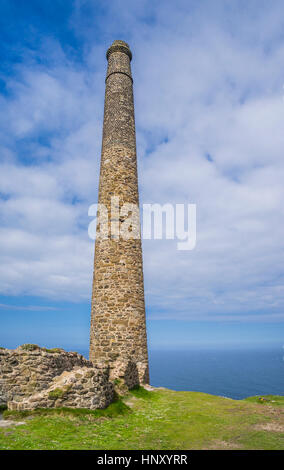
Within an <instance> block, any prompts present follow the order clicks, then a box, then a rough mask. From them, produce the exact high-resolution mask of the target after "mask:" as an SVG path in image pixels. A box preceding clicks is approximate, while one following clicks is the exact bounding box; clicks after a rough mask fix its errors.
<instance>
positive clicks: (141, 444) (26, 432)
mask: <svg viewBox="0 0 284 470" xmlns="http://www.w3.org/2000/svg"><path fill="white" fill-rule="evenodd" d="M267 399H269V400H270V401H269V405H268V406H267V404H268V402H265V405H262V404H261V403H260V402H258V397H252V398H250V399H246V400H240V401H237V400H231V399H226V398H223V397H216V396H213V395H207V394H204V393H197V392H174V391H171V390H157V391H147V390H144V389H142V388H138V389H134V390H132V391H131V392H129V394H128V395H127V396H126V397H124V398H123V399H122V398H119V399H118V400H117V401H116V402H115V403H113V404H111V405H110V406H109V407H108V408H106V409H105V410H95V411H90V410H79V409H66V408H60V409H59V408H58V409H48V410H47V409H44V410H34V411H24V412H15V411H5V412H4V415H5V418H9V419H13V420H20V421H24V422H25V423H24V424H23V425H19V426H13V425H11V426H10V427H9V428H0V449H101V450H105V449H121V450H125V449H130V450H131V449H143V450H152V449H161V450H168V449H172V450H183V449H264V450H265V449H283V448H284V444H283V440H284V439H283V438H284V433H283V427H284V420H283V412H284V408H283V405H284V397H273V398H272V397H269V398H267ZM272 400H275V402H273V401H272ZM274 405H275V406H274Z"/></svg>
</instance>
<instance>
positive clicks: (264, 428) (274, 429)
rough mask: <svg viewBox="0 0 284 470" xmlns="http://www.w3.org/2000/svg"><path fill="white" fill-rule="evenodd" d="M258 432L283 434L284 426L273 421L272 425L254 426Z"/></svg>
mask: <svg viewBox="0 0 284 470" xmlns="http://www.w3.org/2000/svg"><path fill="white" fill-rule="evenodd" d="M254 429H255V430H256V431H271V432H283V433H284V424H281V423H277V422H275V421H271V422H270V423H265V424H256V425H255V426H254Z"/></svg>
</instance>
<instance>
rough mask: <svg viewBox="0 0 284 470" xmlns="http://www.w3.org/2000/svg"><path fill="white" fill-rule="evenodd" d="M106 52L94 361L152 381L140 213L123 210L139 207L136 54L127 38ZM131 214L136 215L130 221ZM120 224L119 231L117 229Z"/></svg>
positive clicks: (93, 313)
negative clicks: (103, 221) (104, 215)
mask: <svg viewBox="0 0 284 470" xmlns="http://www.w3.org/2000/svg"><path fill="white" fill-rule="evenodd" d="M106 57H107V60H108V68H107V74H106V90H105V106H104V124H103V139H102V153H101V169H100V184H99V201H98V202H99V204H103V205H104V206H105V207H106V208H107V211H108V223H107V228H108V235H107V237H99V236H98V230H99V229H101V227H97V237H96V243H95V262H94V278H93V292H92V311H91V333H90V360H91V361H92V362H96V361H103V362H106V363H108V364H109V365H110V367H111V368H115V367H116V364H118V367H119V368H121V363H123V362H124V361H125V362H126V361H127V360H131V361H132V362H134V363H135V364H136V366H137V371H138V374H139V380H140V383H148V382H149V368H148V353H147V335H146V321H145V304H144V282H143V265H142V248H141V239H140V236H139V237H137V233H138V234H140V221H139V212H138V211H137V212H136V213H135V214H136V215H135V216H133V214H134V212H135V211H134V212H132V213H130V214H129V213H127V212H125V211H124V210H123V206H124V205H125V204H126V203H129V204H133V205H135V207H136V208H138V207H139V195H138V179H137V158H136V136H135V120H134V101H133V79H132V74H131V67H130V62H131V59H132V53H131V51H130V48H129V46H128V44H127V43H126V42H124V41H114V42H113V44H112V45H111V46H110V47H109V49H108V50H107V53H106ZM111 209H112V210H111ZM128 216H132V224H130V225H129V217H128ZM127 219H128V220H127ZM124 224H125V225H124ZM117 227H119V229H120V233H119V236H116V234H114V233H113V232H115V228H116V229H117ZM125 227H129V229H127V230H126V231H127V232H128V236H127V237H125V236H122V235H121V230H122V231H123V229H124V230H125ZM124 233H125V232H124Z"/></svg>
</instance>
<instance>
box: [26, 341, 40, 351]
mask: <svg viewBox="0 0 284 470" xmlns="http://www.w3.org/2000/svg"><path fill="white" fill-rule="evenodd" d="M21 348H22V349H23V350H24V351H36V350H37V349H40V347H39V346H38V345H37V344H29V343H27V344H22V346H21Z"/></svg>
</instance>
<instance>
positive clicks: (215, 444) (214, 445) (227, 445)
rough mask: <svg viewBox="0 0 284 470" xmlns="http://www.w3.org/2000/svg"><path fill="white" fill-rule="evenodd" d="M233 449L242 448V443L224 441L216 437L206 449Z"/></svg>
mask: <svg viewBox="0 0 284 470" xmlns="http://www.w3.org/2000/svg"><path fill="white" fill-rule="evenodd" d="M232 449H242V446H241V445H240V444H236V443H235V442H230V441H222V440H221V439H216V440H215V441H212V442H211V443H210V444H209V446H207V447H206V449H204V450H232Z"/></svg>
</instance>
